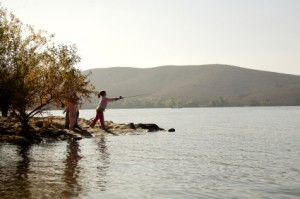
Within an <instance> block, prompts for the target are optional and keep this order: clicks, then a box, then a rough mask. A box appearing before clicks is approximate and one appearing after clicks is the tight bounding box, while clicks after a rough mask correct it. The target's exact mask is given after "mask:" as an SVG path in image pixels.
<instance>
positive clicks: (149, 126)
mask: <svg viewBox="0 0 300 199" xmlns="http://www.w3.org/2000/svg"><path fill="white" fill-rule="evenodd" d="M137 126H138V127H140V128H142V129H147V130H148V132H156V131H164V129H162V128H160V127H159V126H157V125H156V124H138V125H137Z"/></svg>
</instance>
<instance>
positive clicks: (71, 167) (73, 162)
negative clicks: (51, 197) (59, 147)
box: [61, 140, 82, 198]
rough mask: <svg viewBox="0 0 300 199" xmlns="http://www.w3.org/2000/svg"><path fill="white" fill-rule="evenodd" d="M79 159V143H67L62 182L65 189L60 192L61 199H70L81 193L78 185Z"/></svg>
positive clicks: (74, 141)
mask: <svg viewBox="0 0 300 199" xmlns="http://www.w3.org/2000/svg"><path fill="white" fill-rule="evenodd" d="M80 159H81V156H80V148H79V143H78V141H76V140H69V141H68V143H67V157H66V160H65V170H64V174H63V180H64V182H65V185H66V188H65V190H64V191H63V192H62V195H61V196H62V197H64V198H72V197H76V196H79V194H80V193H81V191H82V188H81V185H80V183H78V176H79V173H80V169H79V168H78V162H79V160H80Z"/></svg>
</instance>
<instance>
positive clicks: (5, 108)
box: [0, 99, 9, 117]
mask: <svg viewBox="0 0 300 199" xmlns="http://www.w3.org/2000/svg"><path fill="white" fill-rule="evenodd" d="M0 107H1V113H2V117H7V116H8V107H9V102H8V100H7V99H1V100H0Z"/></svg>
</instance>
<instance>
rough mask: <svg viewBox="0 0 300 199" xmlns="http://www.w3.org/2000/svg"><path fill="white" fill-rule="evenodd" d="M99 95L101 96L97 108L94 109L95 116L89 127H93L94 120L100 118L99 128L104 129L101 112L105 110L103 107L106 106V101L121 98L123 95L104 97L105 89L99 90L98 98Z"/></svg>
mask: <svg viewBox="0 0 300 199" xmlns="http://www.w3.org/2000/svg"><path fill="white" fill-rule="evenodd" d="M100 97H101V100H100V102H99V105H98V106H97V109H96V117H95V119H94V120H93V122H92V123H91V125H90V127H92V128H94V126H95V124H96V122H97V121H98V120H99V119H100V125H101V128H102V129H106V128H105V124H104V114H103V112H104V111H105V109H106V107H107V103H108V102H113V101H117V100H120V99H123V97H122V96H120V97H117V98H107V97H106V91H101V92H100V93H99V94H98V98H100Z"/></svg>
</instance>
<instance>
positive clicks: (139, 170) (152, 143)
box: [0, 107, 300, 199]
mask: <svg viewBox="0 0 300 199" xmlns="http://www.w3.org/2000/svg"><path fill="white" fill-rule="evenodd" d="M94 112H95V111H94V110H82V111H81V112H80V116H81V117H84V118H87V119H89V118H91V117H93V116H94V114H95V113H94ZM52 114H55V115H62V113H61V111H53V112H52ZM106 120H113V121H115V122H122V123H127V122H135V123H139V122H148V123H157V124H158V125H159V126H161V127H163V128H166V129H167V128H171V127H174V128H175V129H176V132H175V133H166V132H159V133H151V134H144V135H130V136H107V137H96V138H91V139H83V140H80V141H71V140H70V141H65V142H64V141H60V142H52V143H44V144H35V145H16V144H8V143H0V198H1V199H2V198H3V199H5V198H180V199H182V198H300V123H299V122H300V108H298V107H276V108H274V107H270V108H199V109H129V110H108V111H107V112H106Z"/></svg>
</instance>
